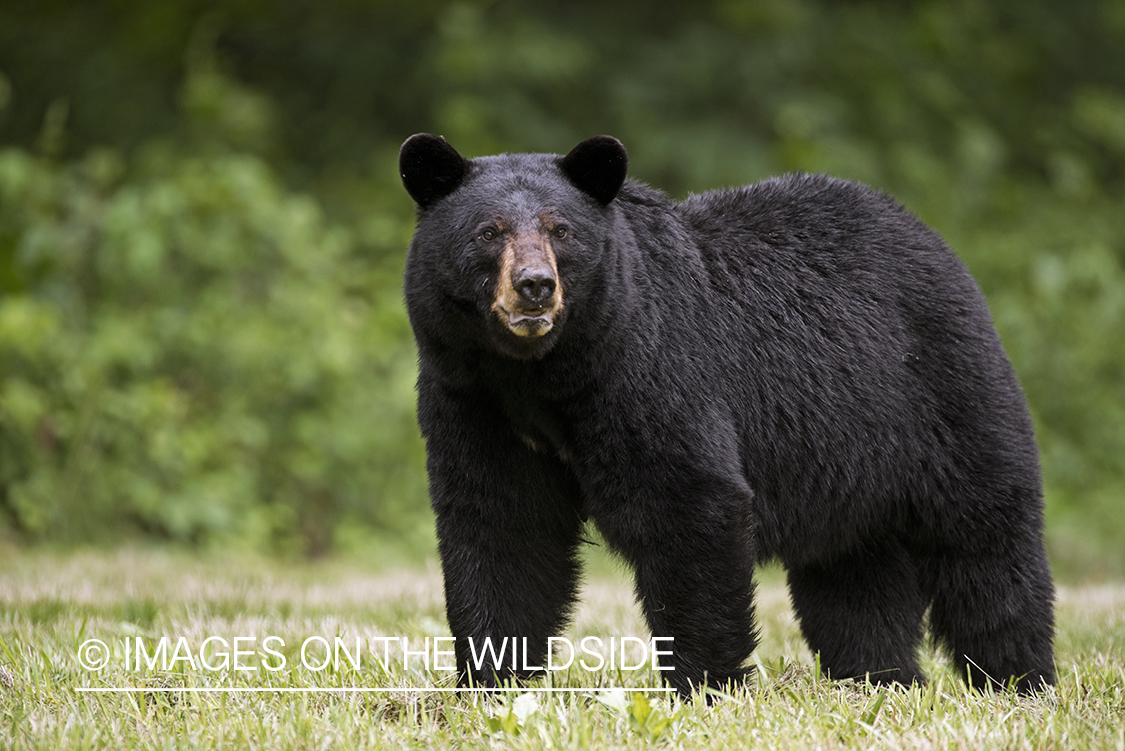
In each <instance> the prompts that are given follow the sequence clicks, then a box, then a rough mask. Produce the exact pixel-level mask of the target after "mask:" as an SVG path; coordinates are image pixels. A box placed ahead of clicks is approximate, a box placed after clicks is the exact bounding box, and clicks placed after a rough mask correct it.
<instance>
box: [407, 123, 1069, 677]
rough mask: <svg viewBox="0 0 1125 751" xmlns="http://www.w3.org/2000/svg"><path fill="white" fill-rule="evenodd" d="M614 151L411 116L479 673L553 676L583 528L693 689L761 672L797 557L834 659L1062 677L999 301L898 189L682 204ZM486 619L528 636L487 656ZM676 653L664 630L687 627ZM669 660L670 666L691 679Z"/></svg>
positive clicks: (768, 186) (827, 188)
mask: <svg viewBox="0 0 1125 751" xmlns="http://www.w3.org/2000/svg"><path fill="white" fill-rule="evenodd" d="M627 161H628V160H627V156H626V152H625V149H624V147H623V146H622V145H621V143H620V142H618V141H617V140H616V139H614V138H612V137H609V136H599V137H596V138H591V139H589V140H586V141H583V142H582V143H580V144H578V145H577V146H576V147H575V148H574V149H573V150H572V151H570V152H569V153H568V154H566V155H565V156H559V155H555V154H504V155H500V156H488V157H480V158H475V159H465V158H463V157H462V156H461V155H460V154H458V153H457V151H455V150H454V149H453V148H452V147H451V146H450V145H449V144H447V143H446V142H445V141H444V140H443V139H441V138H439V137H437V136H433V135H428V134H419V135H415V136H412V137H411V138H410V139H408V140H407V141H406V142H405V143H404V144H403V146H402V150H401V152H400V155H399V167H400V172H401V175H402V179H403V183H404V185H405V187H406V190H407V192H408V193H409V194H410V196H411V197H412V198H413V199H414V201H415V202H416V204H417V207H418V219H417V228H416V231H415V235H414V239H413V242H412V243H411V245H410V251H409V256H408V259H407V263H406V273H405V295H406V303H407V309H408V312H409V316H410V322H411V325H412V327H413V330H414V334H415V337H416V339H417V344H418V352H419V364H420V371H419V375H418V420H419V424H420V426H421V429H422V433H423V435H424V437H425V440H426V450H427V457H428V458H427V471H428V474H429V483H430V494H431V499H432V504H433V508H434V511H435V512H436V515H437V533H438V540H439V552H440V555H441V564H442V571H443V574H444V580H445V596H446V610H447V615H448V618H449V626H450V629H451V630H452V633H453V635H454V636H455V637H456V650H455V651H456V655H457V664H458V668H459V670H460V671H461V677H462V681H463V682H471V683H474V684H477V685H482V686H495V685H496V684H497V681H504V680H507V679H510V678H513V677H516V678H522V677H526V676H527V675H528V674H529V673H531V672H533V670H532V669H533V668H535V667H541V666H542V665H543V664H544V663H543V660H544V659H545V656H546V650H547V645H548V637H549V636H552V635H555V634H557V633H558V632H559V631H560V629H562V628H563V627H564V626H565V625H566V623H567V621H568V618H569V616H570V613H571V610H572V606H573V604H574V600H575V597H576V589H577V583H578V579H579V574H580V571H579V568H580V567H579V563H578V560H577V555H576V550H577V548H578V545H579V542H580V540H581V535H582V531H583V525H584V523H585V521H586V520H587V519H589V520H592V521H593V523H594V524H595V525H596V526H597V529H598V530H600V532H601V534H602V536H603V537H604V539H605V540H606V541H607V542H608V544H609V545H610V546H611V548H612V549H613V550H614V551H616V552H617V553H618V554H620V555H621V556H623V557H624V558H625V559H626V560H627V561H628V563H629V564H630V565H631V567H632V569H633V570H634V571H635V575H636V596H637V598H638V601H639V603H640V605H641V607H642V609H643V612H644V615H645V618H646V620H647V622H648V625H649V627H650V629H651V631H652V634H653V635H654V636H661V637H672V638H673V639H674V641H673V642H671V644H672V646H671V648H670V651H671V652H672V654H671V655H670V656H666V657H665V658H662V659H664V664H663V666H662V667H663V668H665V669H666V672H662V673H661V674H662V675H663V676H664V677H665V678H666V679H667V680H668V682H669V683H670V684H671V685H672V686H673V687H674V688H676V689H677V690H678V691H679V692H680V694H681V695H683V696H685V697H686V696H690V695H691V694H692V692H693V691H696V690H699V689H703V688H706V687H708V686H712V687H714V686H722V685H725V684H728V683H730V682H732V681H738V680H740V679H742V678H743V677H744V676H745V675H746V673H747V672H748V668H747V666H746V662H747V658H748V656H749V655H750V653H751V650H753V648H754V646H755V643H756V637H755V628H754V619H753V579H752V574H753V568H754V564H755V563H756V562H758V561H766V560H770V559H775V560H780V562H781V563H782V564H783V565H784V566H785V568H786V569H787V572H788V584H789V589H790V594H791V597H792V601H793V606H794V609H795V611H796V614H797V617H798V618H799V620H800V626H801V630H802V632H803V634H804V637H805V639H806V640H807V641H808V645H809V647H810V648H811V649H812V650H813V652H814V653H819V655H820V664H821V667H822V668H823V670H824V672H825V673H826V674H828V675H830V676H831V677H833V678H845V677H863V676H869V678H870V680H872V681H874V682H879V683H887V682H899V683H910V682H913V681H917V680H922V676H921V675H920V672H919V667H918V661H917V656H916V651H917V649H918V647H919V644H920V642H921V639H922V635H923V628H924V627H923V623H924V619H925V616H926V613H927V611H928V613H929V618H928V623H929V628H930V630H931V631H932V633H933V635H934V637H935V638H936V640H937V642H938V643H939V644H940V645H942V646H943V647H944V648H945V649H946V650H947V651H948V652H949V654H950V655H951V656H952V659H953V660H954V662H955V663H956V665H957V668H958V670H959V671H960V672H961V673H962V674H965V675H966V676H967V678H968V680H969V681H970V682H971V683H972V684H973V685H975V686H983V685H987V684H989V683H992V682H995V685H1011V684H1012V683H1014V685H1015V686H1016V687H1017V688H1018V689H1020V690H1022V691H1029V690H1032V689H1035V688H1038V687H1041V686H1043V685H1045V684H1051V683H1053V682H1054V665H1053V656H1052V649H1053V648H1052V640H1053V632H1054V615H1053V608H1054V605H1053V601H1054V588H1053V585H1052V581H1051V574H1050V569H1049V566H1048V563H1047V557H1046V554H1045V550H1044V545H1043V539H1042V527H1043V511H1042V488H1041V482H1040V478H1039V465H1038V454H1037V450H1036V445H1035V439H1034V435H1033V431H1032V424H1031V420H1030V418H1029V415H1028V410H1027V406H1026V402H1025V399H1024V396H1023V394H1022V392H1021V390H1020V387H1019V385H1018V383H1017V381H1016V378H1015V375H1014V374H1013V371H1012V368H1011V365H1010V364H1009V361H1008V359H1007V356H1006V355H1005V353H1004V350H1003V348H1002V346H1001V344H1000V341H999V339H998V337H997V334H996V331H995V329H994V328H993V324H992V320H991V317H990V314H989V312H988V309H987V307H986V305H985V301H984V299H983V297H982V295H981V293H980V291H979V289H978V288H977V286H976V284H975V282H974V281H973V280H972V278H971V277H970V276H969V274H968V272H967V271H966V269H965V267H964V266H963V265H962V264H961V262H960V261H959V260H958V259H957V258H956V257H955V256H954V255H953V253H952V252H951V251H950V250H949V249H948V248H947V247H946V245H945V244H944V242H943V241H942V240H941V238H940V237H939V236H938V235H937V234H936V233H935V232H934V231H932V230H931V229H929V228H927V227H926V226H925V225H923V224H922V223H921V222H920V221H919V220H918V219H916V218H915V217H914V216H913V215H912V214H910V213H909V212H907V211H906V210H905V209H903V208H902V207H901V206H899V205H898V204H897V203H896V202H895V201H893V200H892V199H891V198H889V197H887V196H885V195H883V194H881V193H878V192H876V191H873V190H871V189H869V188H866V187H863V186H861V185H857V184H854V183H850V182H846V181H842V180H838V179H832V178H829V177H825V176H817V175H805V174H795V175H789V176H786V177H780V178H775V179H769V180H766V181H764V182H761V183H758V184H756V185H751V186H749V187H743V188H737V189H732V190H721V191H717V192H712V193H705V194H703V195H695V196H691V197H689V198H688V199H686V200H684V201H682V202H674V201H672V200H670V199H669V198H668V197H666V196H665V195H664V194H662V193H661V192H659V191H657V190H654V189H651V188H649V187H647V186H645V185H642V184H639V183H636V182H633V181H626V168H627ZM486 637H491V638H492V639H493V640H495V642H496V643H499V642H500V641H501V640H502V639H504V638H513V639H514V640H515V642H518V643H520V644H521V645H524V646H523V648H524V649H525V651H524V653H523V654H522V655H521V656H520V659H519V660H514V659H513V660H512V662H511V663H510V664H509V663H507V662H505V663H504V664H503V665H499V666H498V665H495V664H486V665H483V666H482V665H481V664H480V654H479V653H478V650H479V649H480V645H481V644H482V643H483V641H484V639H485V638H486ZM664 644H668V642H664ZM669 668H670V669H669Z"/></svg>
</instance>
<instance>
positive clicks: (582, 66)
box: [0, 0, 1125, 578]
mask: <svg viewBox="0 0 1125 751" xmlns="http://www.w3.org/2000/svg"><path fill="white" fill-rule="evenodd" d="M417 131H430V132H436V133H441V134H443V135H444V136H445V137H446V138H447V139H448V140H449V141H450V142H452V143H453V144H454V145H455V146H456V147H457V148H458V149H459V150H460V151H461V152H462V153H463V154H466V155H470V156H471V155H479V154H484V153H495V152H498V151H522V150H536V151H553V152H564V151H566V150H568V149H569V148H570V146H572V145H573V144H574V143H577V142H578V141H579V140H581V139H582V138H585V137H587V136H589V135H593V134H597V133H612V134H614V135H616V136H618V137H619V138H621V139H622V140H623V141H624V142H625V144H626V145H627V146H628V147H629V149H630V157H631V172H632V174H633V175H634V177H638V178H640V179H643V180H645V181H647V182H649V183H651V184H653V185H656V186H659V187H661V188H663V189H665V190H666V191H668V192H669V193H670V194H672V195H673V196H676V197H682V196H684V195H686V194H687V193H688V192H699V191H703V190H706V189H709V188H714V187H719V186H725V185H732V184H741V183H746V182H751V181H754V180H757V179H760V178H763V177H766V176H768V175H771V174H776V173H780V172H785V171H790V170H811V171H825V172H830V173H833V174H836V175H839V176H842V177H847V178H852V179H857V180H862V181H865V182H869V183H872V184H874V185H876V186H878V187H880V188H882V189H884V190H887V191H889V192H891V193H893V194H894V195H895V196H896V197H898V198H899V200H900V201H902V202H903V203H904V204H905V205H906V206H907V207H909V208H910V209H911V210H913V211H914V212H915V213H917V214H918V215H919V216H920V217H922V218H923V219H924V220H925V221H927V222H929V223H930V224H932V225H933V226H934V227H936V228H937V229H938V230H939V231H940V232H942V233H943V235H944V236H945V237H946V239H947V240H948V241H949V243H950V244H951V246H952V247H953V248H954V249H955V250H956V251H957V252H958V254H959V255H961V257H962V258H963V259H965V261H966V262H967V263H968V265H969V267H970V268H971V269H972V271H973V272H974V274H975V275H976V277H977V279H978V281H979V282H980V284H981V286H982V287H983V289H984V291H985V294H986V295H987V297H988V299H989V302H990V305H991V308H992V311H993V315H994V317H995V319H996V323H997V326H998V328H999V330H1000V334H1001V336H1002V338H1003V339H1004V341H1005V344H1006V346H1007V348H1008V352H1009V354H1010V356H1011V358H1012V360H1013V362H1014V364H1015V367H1016V370H1017V371H1018V373H1019V375H1020V378H1021V379H1022V382H1023V385H1024V388H1025V390H1026V392H1027V394H1028V397H1029V399H1030V401H1031V405H1032V409H1033V411H1034V415H1035V419H1036V424H1037V429H1038V434H1039V440H1040V445H1041V448H1042V455H1043V469H1044V476H1045V480H1046V484H1047V512H1048V531H1047V534H1048V543H1049V546H1050V550H1051V555H1052V559H1053V561H1054V564H1055V567H1056V569H1057V570H1058V571H1059V572H1060V573H1061V574H1062V575H1064V576H1066V577H1072V578H1078V577H1086V578H1091V577H1092V578H1104V577H1108V576H1120V575H1123V574H1125V552H1123V551H1125V459H1123V457H1125V208H1123V207H1125V3H1123V2H1121V0H1074V1H1073V2H1070V3H1058V2H1056V1H1055V0H1019V2H1016V1H1015V0H995V1H994V2H985V1H984V0H952V1H951V2H936V1H931V2H916V3H891V2H886V0H850V1H847V2H844V1H842V0H841V1H836V2H833V1H831V0H758V1H754V2H736V1H734V0H712V1H708V2H695V3H686V2H668V1H664V2H659V1H658V2H638V1H636V0H626V1H625V2H617V3H605V2H589V1H586V0H582V1H579V2H567V3H562V2H544V3H537V4H535V5H534V6H528V5H524V4H520V3H516V2H511V1H509V0H495V1H494V2H487V1H484V2H455V3H439V2H435V1H434V0H410V1H409V2H407V1H406V0H383V1H380V0H336V1H334V2H321V3H308V2H304V1H303V0H274V1H273V2H263V1H262V0H228V1H227V2H223V3H216V2H205V1H204V0H161V2H158V3H154V2H141V1H140V0H134V1H130V0H90V1H88V2H76V1H70V2H66V1H64V0H38V2H35V3H3V4H2V5H0V541H7V543H8V544H16V545H30V544H40V545H55V546H73V545H75V544H85V543H98V544H111V545H112V544H119V543H122V542H147V541H166V542H170V543H173V544H175V545H180V546H187V547H192V548H199V549H204V550H210V549H215V548H224V549H226V548H234V549H241V548H245V549H252V550H258V551H266V552H270V553H275V554H280V555H285V556H319V555H325V554H329V553H352V554H361V555H366V556H373V557H380V558H388V559H402V558H403V557H406V558H410V557H414V558H420V557H425V556H428V555H432V554H433V542H432V532H431V531H430V527H431V522H430V518H429V511H428V504H427V501H426V493H425V479H424V470H423V461H424V452H423V449H422V445H421V441H420V438H419V436H418V432H417V428H416V426H415V423H414V417H413V403H414V397H413V379H414V374H415V354H414V350H413V344H412V341H411V336H410V331H409V326H408V325H407V322H406V317H405V312H404V309H403V304H402V293H401V280H400V275H401V270H402V265H403V261H404V255H405V248H406V245H407V243H408V242H409V237H410V232H411V229H412V222H413V207H412V205H411V203H410V201H409V199H408V198H407V196H406V195H405V193H404V192H403V191H402V189H401V186H400V185H399V182H398V176H397V174H396V169H395V159H396V155H397V149H398V146H399V144H400V143H401V142H402V140H403V139H404V138H405V137H406V136H408V135H410V134H411V133H414V132H417Z"/></svg>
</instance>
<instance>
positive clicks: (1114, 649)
mask: <svg viewBox="0 0 1125 751" xmlns="http://www.w3.org/2000/svg"><path fill="white" fill-rule="evenodd" d="M593 568H594V571H595V573H594V574H592V575H591V580H590V581H589V582H588V583H587V585H586V587H585V590H584V593H583V600H582V605H581V607H580V609H579V610H578V613H577V616H576V619H575V623H574V625H573V626H572V628H571V630H570V633H569V635H570V636H571V638H573V639H575V640H577V639H578V638H581V637H582V636H586V635H599V636H605V637H608V636H623V635H638V636H642V637H645V636H647V633H646V631H645V629H644V627H643V623H642V622H641V620H640V617H639V614H638V611H637V608H636V606H635V605H634V603H633V601H632V595H631V591H630V588H629V585H628V583H627V581H626V580H625V579H624V577H623V576H622V575H621V574H620V572H618V571H616V570H615V569H614V568H613V567H611V566H607V565H606V564H605V563H604V562H595V565H594V566H593ZM758 602H759V616H760V621H761V624H762V644H761V646H760V647H759V649H758V650H757V652H756V653H755V656H754V660H755V661H756V663H757V665H758V675H757V677H756V678H754V679H753V680H752V681H751V682H750V683H749V684H748V686H747V687H746V688H745V689H744V690H739V691H736V692H734V693H733V695H731V696H730V697H729V698H719V699H717V700H716V701H715V702H714V703H713V704H712V705H711V706H707V705H705V704H704V703H703V702H697V703H695V704H688V705H684V704H681V703H679V702H678V701H676V700H675V699H674V698H671V697H670V696H669V695H667V694H661V693H656V692H652V691H643V690H642V691H621V690H612V689H610V688H609V687H610V686H626V687H636V688H644V687H652V686H658V685H659V679H658V677H657V676H656V674H655V673H654V672H652V671H649V670H639V671H634V672H625V671H608V670H602V671H598V672H586V671H582V670H576V669H573V668H572V669H571V670H569V671H562V672H558V673H554V674H552V675H551V676H550V681H551V683H552V684H553V685H555V686H563V687H568V688H580V689H584V690H582V691H580V692H577V693H573V692H572V693H545V692H531V691H517V692H513V693H510V694H505V695H501V696H499V697H485V696H479V695H465V694H453V693H441V692H439V691H437V690H435V689H437V688H439V687H442V686H444V685H447V683H448V681H449V675H448V674H447V673H439V672H437V671H433V670H426V669H424V668H423V667H422V666H421V665H420V662H419V661H418V660H417V659H415V660H413V662H412V663H411V664H410V665H409V668H408V669H406V670H403V669H402V666H401V663H400V664H398V665H397V666H396V665H395V664H394V660H392V664H390V665H389V666H388V669H387V670H384V669H383V667H382V665H381V663H380V660H379V659H375V658H374V657H373V655H372V654H371V653H366V654H364V655H362V656H361V660H360V663H361V664H360V669H359V670H358V671H356V670H352V669H351V668H350V666H349V665H348V664H347V663H346V661H344V662H343V663H342V664H341V669H340V670H334V669H332V668H331V667H330V668H326V669H325V670H323V671H320V672H314V671H311V670H309V669H306V668H303V667H295V666H294V665H295V663H299V657H300V655H299V645H300V644H301V643H302V642H304V640H306V639H307V638H309V637H322V638H325V639H328V640H331V639H333V638H334V637H335V636H338V635H339V636H342V637H344V638H345V639H347V640H348V643H350V644H351V643H354V639H355V637H357V636H358V637H360V639H361V641H362V640H369V639H372V638H375V637H379V636H395V637H408V638H410V639H411V642H410V644H411V648H420V646H421V644H423V640H424V638H425V637H427V636H430V637H436V636H442V635H446V634H447V633H448V632H447V630H446V629H447V627H446V625H445V620H444V614H443V610H442V595H441V580H440V575H439V574H438V572H437V570H436V568H433V567H431V568H430V569H422V570H419V569H414V570H407V571H399V572H380V573H373V572H372V571H370V570H367V569H364V568H362V567H360V566H359V565H358V564H355V563H345V562H331V563H320V564H301V565H297V564H283V563H278V562H276V561H263V560H256V559H237V558H212V559H200V558H191V557H186V556H181V555H177V554H171V553H165V552H147V551H125V552H119V553H75V554H70V555H59V554H49V553H42V552H20V551H13V550H0V748H4V749H8V748H11V749H25V748H42V749H79V748H81V749H86V748H124V749H135V748H136V749H180V748H183V749H189V748H191V749H197V748H198V749H227V748H246V747H248V748H269V749H288V748H301V749H359V748H384V747H386V748H401V747H408V748H435V747H436V748H442V747H452V748H492V747H496V748H574V747H577V748H622V747H626V748H628V747H635V748H641V747H647V746H649V745H658V746H668V747H682V748H728V747H729V748H739V749H743V748H747V747H753V748H768V749H789V748H792V749H812V748H855V747H862V748H888V749H914V748H927V749H928V748H942V749H945V748H971V749H978V748H989V749H992V748H1052V749H1069V748H1073V749H1096V748H1116V749H1125V587H1123V586H1118V585H1099V586H1075V587H1064V588H1062V589H1061V590H1060V595H1059V610H1058V621H1059V635H1058V642H1057V647H1058V652H1057V661H1058V668H1059V683H1058V686H1056V687H1055V688H1054V689H1052V690H1050V691H1048V692H1046V693H1044V694H1043V695H1041V696H1037V697H1032V698H1026V697H1017V696H1014V695H1011V694H1007V693H998V694H994V693H976V692H972V691H969V690H967V689H966V688H965V687H964V686H963V683H962V682H961V681H960V680H959V679H958V678H957V676H955V675H953V674H952V673H951V671H950V668H949V666H948V664H947V663H946V662H945V661H944V660H942V659H941V658H940V656H939V655H937V654H935V653H933V652H932V650H931V651H928V652H927V653H926V655H925V662H924V667H925V669H926V670H927V672H928V674H929V675H930V676H931V678H932V680H931V681H930V682H929V683H928V684H927V685H926V686H924V687H916V688H910V689H903V688H899V689H891V690H879V689H874V688H871V687H870V686H866V685H863V684H856V683H851V682H830V681H826V680H823V679H821V678H819V677H818V676H817V675H816V670H815V663H814V658H813V657H812V655H810V654H809V653H808V650H807V649H806V648H805V646H804V645H803V643H802V642H801V639H800V636H799V633H798V631H797V627H796V624H795V621H794V619H793V615H792V611H791V610H790V608H789V605H788V599H787V596H786V593H785V589H784V586H783V584H782V582H781V579H780V577H779V575H778V573H777V572H776V571H767V572H765V574H764V575H763V577H762V581H761V582H760V588H759V597H758ZM162 635H167V636H169V637H171V640H172V642H173V643H174V642H175V641H176V640H178V639H179V637H181V636H182V637H184V639H185V644H187V645H189V647H190V648H192V649H196V648H198V646H199V645H200V644H201V643H202V642H203V641H204V640H205V639H206V638H208V637H210V636H219V637H223V638H226V639H228V640H232V639H233V638H234V637H235V636H244V637H254V638H255V639H256V640H257V643H259V644H260V642H261V640H263V639H264V638H265V637H266V636H277V637H278V638H280V639H281V640H283V641H284V642H285V647H283V648H282V647H280V646H279V645H278V644H277V643H276V642H274V643H272V646H273V647H274V649H275V651H277V652H278V653H279V655H280V657H281V658H284V659H285V660H286V667H285V669H282V670H276V671H270V670H266V666H267V665H268V666H271V667H277V666H279V665H280V658H278V657H270V659H269V660H268V661H263V662H259V661H258V659H257V657H256V656H255V655H250V656H243V657H242V658H241V660H240V663H239V664H240V665H241V666H244V667H251V666H253V667H257V668H258V669H257V670H254V671H237V672H235V671H231V670H229V669H228V670H225V671H222V670H219V671H210V670H207V669H206V668H204V667H202V666H201V665H197V666H195V667H192V666H191V665H190V664H189V661H188V660H186V659H185V660H181V661H179V662H176V663H175V664H174V665H171V666H170V668H171V669H169V670H160V669H155V670H149V669H147V667H146V668H143V669H141V670H128V669H126V666H125V664H124V654H123V652H122V651H120V650H121V645H122V644H123V643H126V640H127V639H128V640H132V641H129V642H128V643H130V644H135V643H136V641H135V640H136V639H137V638H141V639H144V640H145V641H144V642H142V643H145V644H146V645H148V644H153V643H155V642H154V640H156V639H158V638H159V637H160V636H162ZM89 639H99V640H101V641H104V642H105V643H106V644H107V645H108V646H110V647H111V648H116V649H118V650H119V651H117V652H116V653H114V654H113V655H111V656H110V662H109V664H108V665H107V666H106V667H104V668H103V669H102V670H100V671H92V670H88V669H85V668H83V667H82V665H81V663H80V662H79V660H78V653H79V648H80V646H81V645H82V644H83V643H85V642H86V641H87V640H89ZM314 644H315V640H314ZM310 654H311V653H310ZM393 654H394V653H393V652H392V655H393ZM169 656H171V655H169ZM213 664H214V662H213ZM431 667H432V666H431ZM533 685H534V686H537V687H542V686H543V685H544V683H543V682H542V681H540V682H537V683H535V684H533ZM121 686H130V687H137V688H142V689H144V690H143V691H142V692H139V693H87V692H83V691H80V689H83V688H95V687H121ZM351 686H360V687H366V688H377V687H383V688H398V687H403V686H413V687H419V688H420V689H422V690H420V691H401V690H392V691H387V692H381V693H374V692H369V693H353V692H338V693H330V692H326V691H319V690H310V691H308V692H305V693H294V692H291V690H292V689H320V688H343V687H351ZM179 688H224V689H230V688H255V689H271V690H269V691H258V692H227V693H196V692H186V691H177V690H171V691H170V690H169V689H179ZM272 689H285V690H287V691H290V692H281V691H273V690H272Z"/></svg>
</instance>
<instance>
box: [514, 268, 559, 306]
mask: <svg viewBox="0 0 1125 751" xmlns="http://www.w3.org/2000/svg"><path fill="white" fill-rule="evenodd" d="M512 287H513V288H515V290H516V293H517V294H518V295H519V297H520V302H521V303H526V304H525V305H522V306H521V307H523V308H525V309H527V308H536V309H539V308H544V307H547V305H548V303H549V302H550V300H551V297H552V296H553V295H554V294H555V287H556V282H555V274H554V272H553V271H551V269H550V268H549V267H547V266H535V267H532V268H527V267H523V268H521V269H520V270H519V272H518V273H517V274H516V278H515V279H513V280H512Z"/></svg>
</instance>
